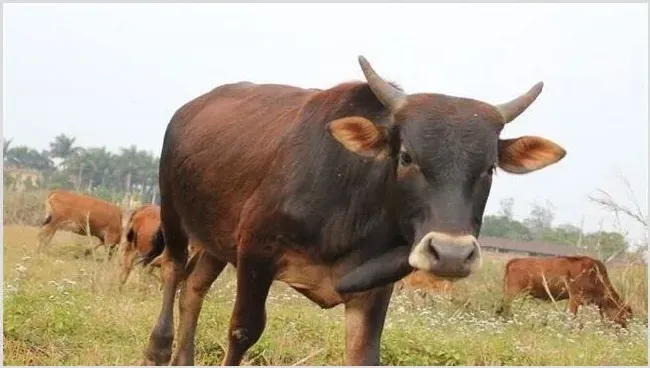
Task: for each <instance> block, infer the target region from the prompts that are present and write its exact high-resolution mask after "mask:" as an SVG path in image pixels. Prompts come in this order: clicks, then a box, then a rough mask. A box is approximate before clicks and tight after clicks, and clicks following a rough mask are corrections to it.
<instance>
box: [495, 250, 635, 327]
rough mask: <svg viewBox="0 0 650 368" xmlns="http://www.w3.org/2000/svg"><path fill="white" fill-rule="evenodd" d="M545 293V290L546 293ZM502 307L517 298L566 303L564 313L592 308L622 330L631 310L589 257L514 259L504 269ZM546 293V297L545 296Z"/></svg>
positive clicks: (600, 268) (600, 267) (603, 271)
mask: <svg viewBox="0 0 650 368" xmlns="http://www.w3.org/2000/svg"><path fill="white" fill-rule="evenodd" d="M547 289H548V290H547ZM503 292H504V303H505V304H507V306H509V304H510V302H511V301H512V299H513V298H514V297H516V296H517V295H522V294H525V295H530V296H532V297H534V298H537V299H542V300H548V301H550V300H551V296H552V298H553V300H555V301H558V300H565V299H568V300H569V304H568V310H569V311H570V312H571V313H573V314H576V313H577V311H578V307H579V306H581V305H584V304H595V305H597V306H598V307H599V309H600V313H601V316H602V315H603V314H604V315H605V316H607V317H608V318H609V319H610V320H612V321H614V322H615V323H618V324H620V325H621V326H623V327H625V326H626V324H627V319H628V318H629V317H630V316H631V315H632V310H631V309H630V307H629V306H628V305H626V304H625V303H624V302H623V300H622V298H621V297H620V296H619V294H618V293H617V292H616V290H615V289H614V287H613V286H612V284H611V282H610V280H609V276H608V274H607V268H606V267H605V265H604V264H603V263H602V262H600V261H598V260H596V259H593V258H590V257H551V258H514V259H511V260H510V261H508V263H507V264H506V267H505V275H504V280H503ZM549 293H550V296H549Z"/></svg>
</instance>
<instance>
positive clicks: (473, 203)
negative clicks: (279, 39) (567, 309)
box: [145, 57, 565, 365]
mask: <svg viewBox="0 0 650 368" xmlns="http://www.w3.org/2000/svg"><path fill="white" fill-rule="evenodd" d="M359 62H360V65H361V69H362V71H363V73H364V75H365V77H366V80H367V83H366V82H349V83H343V84H339V85H337V86H334V87H332V88H329V89H326V90H320V89H304V88H299V87H292V86H286V85H277V84H253V83H248V82H242V83H235V84H228V85H223V86H221V87H218V88H216V89H214V90H212V91H210V92H208V93H206V94H204V95H202V96H200V97H198V98H196V99H194V100H192V101H190V102H188V103H187V104H185V105H184V106H182V107H181V108H180V109H179V110H178V111H177V112H176V113H175V114H174V116H173V117H172V119H171V121H170V123H169V125H168V126H167V130H166V132H165V137H164V141H163V148H162V152H161V158H160V172H159V184H160V194H161V219H162V226H161V231H162V232H163V234H164V243H162V244H163V245H164V247H163V248H164V249H163V248H161V247H154V251H153V252H152V253H151V254H150V255H149V256H148V259H153V258H154V257H155V256H157V255H158V254H160V253H162V252H163V251H164V253H165V254H166V255H168V257H166V258H165V259H163V265H162V269H161V276H162V279H163V283H164V286H163V296H162V308H161V312H160V314H159V316H158V320H157V322H156V323H155V326H154V328H153V330H152V332H151V336H150V340H149V345H148V347H147V349H146V351H145V358H146V359H145V363H147V364H166V363H168V362H169V361H170V359H171V355H172V350H171V348H172V342H173V340H174V326H173V320H174V318H173V309H174V308H173V305H174V301H175V295H176V291H177V289H178V287H179V285H180V284H181V281H182V280H184V275H185V267H184V265H185V262H186V260H187V244H188V242H189V243H191V244H195V245H197V246H198V247H199V248H201V249H202V250H203V251H202V252H201V253H200V256H199V259H198V261H197V263H196V265H195V267H194V268H193V271H192V272H191V273H190V274H189V275H188V276H187V279H186V281H185V282H184V283H183V285H182V292H181V295H180V300H179V311H180V322H179V330H178V348H177V349H178V350H177V354H176V356H175V357H174V360H173V362H172V363H173V364H178V365H192V364H193V362H194V333H195V330H196V323H197V320H198V316H199V313H200V310H201V304H202V301H203V298H204V296H205V293H206V292H207V290H208V289H209V287H210V285H211V284H212V283H213V282H214V280H215V279H216V278H217V277H218V276H219V274H220V273H221V271H222V270H223V268H224V267H225V266H226V264H227V263H231V264H232V265H234V266H236V268H237V292H236V298H235V305H234V309H233V313H232V316H231V320H230V327H229V331H228V350H227V352H226V354H225V358H224V361H223V363H224V364H226V365H238V364H240V362H241V359H242V357H243V355H244V353H245V352H246V351H247V350H248V349H249V348H250V347H251V346H252V345H253V344H255V342H256V341H257V340H258V339H259V337H260V336H261V334H262V331H263V330H264V327H265V324H266V312H265V303H266V299H267V295H268V292H269V288H270V286H271V283H272V282H273V280H279V281H283V282H285V283H287V284H288V285H290V286H291V287H293V288H294V289H295V290H297V291H298V292H300V293H301V294H303V295H305V296H306V297H307V298H309V299H310V300H311V301H313V302H315V303H316V304H318V305H319V306H320V307H322V308H331V307H334V306H336V305H338V304H341V303H343V304H344V305H345V325H346V327H345V329H346V334H345V335H346V342H345V364H347V365H357V364H363V365H373V364H379V345H380V340H381V334H382V330H383V326H384V319H385V316H386V310H387V308H388V303H389V301H390V297H391V294H392V290H393V282H395V281H397V280H399V279H401V278H403V277H404V276H406V275H407V274H408V273H409V272H411V271H412V270H414V269H420V270H423V271H426V272H431V273H432V274H434V275H436V276H438V277H448V278H463V277H467V276H468V275H469V274H470V273H471V272H472V271H473V270H474V269H475V268H476V267H477V266H478V265H479V264H480V263H479V262H478V260H479V258H480V249H479V243H478V241H477V237H478V235H479V232H480V227H481V221H482V217H483V211H484V208H485V203H486V201H487V198H488V195H489V192H490V188H491V185H492V176H493V175H492V174H493V172H494V170H495V168H496V167H497V166H498V167H500V168H501V169H503V170H505V171H507V172H511V173H516V174H525V173H529V172H532V171H535V170H539V169H542V168H543V167H546V166H548V165H551V164H553V163H555V162H557V161H559V160H560V159H562V157H564V155H565V150H564V149H563V148H562V147H560V146H558V145H557V144H555V143H553V142H551V141H549V140H546V139H544V138H540V137H534V136H524V137H519V138H511V139H500V138H499V135H500V132H501V130H502V129H503V127H504V125H505V124H507V123H509V122H511V121H512V120H514V119H515V118H516V117H517V116H519V115H520V114H521V113H522V112H523V111H524V110H525V109H526V108H527V107H528V106H529V105H530V104H531V103H532V102H533V101H534V100H535V99H536V98H537V96H538V95H539V93H540V92H541V90H542V84H541V83H538V84H537V85H535V86H534V87H533V88H532V89H531V90H530V91H528V92H527V93H525V94H524V95H522V96H520V97H518V98H516V99H514V100H512V101H510V102H507V103H505V104H502V105H497V106H494V105H490V104H487V103H484V102H480V101H477V100H473V99H469V98H461V97H452V96H447V95H442V94H424V93H423V94H413V95H408V94H406V93H405V92H403V91H402V90H401V89H399V88H398V87H396V86H394V85H392V84H390V83H388V82H386V81H384V80H383V79H382V78H381V77H380V76H379V75H378V74H377V73H376V72H375V71H374V70H373V68H372V67H371V66H370V64H369V63H368V61H366V59H365V58H363V57H360V58H359Z"/></svg>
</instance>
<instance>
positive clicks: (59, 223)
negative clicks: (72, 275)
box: [36, 190, 122, 259]
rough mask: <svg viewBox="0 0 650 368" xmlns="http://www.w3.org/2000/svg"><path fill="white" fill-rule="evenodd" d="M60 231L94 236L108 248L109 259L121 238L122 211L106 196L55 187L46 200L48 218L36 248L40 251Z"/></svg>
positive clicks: (40, 232)
mask: <svg viewBox="0 0 650 368" xmlns="http://www.w3.org/2000/svg"><path fill="white" fill-rule="evenodd" d="M58 230H64V231H70V232H73V233H75V234H80V235H91V236H94V237H96V238H98V239H99V240H100V241H101V242H100V244H98V245H96V246H95V247H94V248H93V251H95V250H96V249H97V248H98V247H100V246H102V245H103V246H105V247H107V248H108V258H109V259H110V258H111V257H112V256H113V253H114V251H115V247H116V246H117V245H118V244H119V243H120V239H121V237H122V210H121V209H120V207H118V206H116V205H114V204H112V203H110V202H107V201H105V200H103V199H99V198H95V197H91V196H87V195H85V194H81V193H76V192H71V191H66V190H53V191H51V192H50V193H49V194H48V196H47V199H46V200H45V221H44V222H43V225H42V226H41V230H40V231H39V233H38V244H37V246H36V249H37V251H39V252H40V251H41V249H42V248H43V246H46V245H47V244H49V243H50V241H51V240H52V237H53V236H54V234H55V233H56V232H57V231H58Z"/></svg>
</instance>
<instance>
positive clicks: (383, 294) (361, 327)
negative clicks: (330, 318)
mask: <svg viewBox="0 0 650 368" xmlns="http://www.w3.org/2000/svg"><path fill="white" fill-rule="evenodd" d="M392 293H393V284H390V285H387V286H384V287H381V288H378V289H374V290H371V291H368V292H366V293H363V294H359V296H357V297H355V298H353V299H350V300H348V301H347V302H346V303H345V365H379V364H380V361H379V347H380V343H381V335H382V332H383V330H384V321H385V319H386V311H387V310H388V304H389V303H390V298H391V295H392Z"/></svg>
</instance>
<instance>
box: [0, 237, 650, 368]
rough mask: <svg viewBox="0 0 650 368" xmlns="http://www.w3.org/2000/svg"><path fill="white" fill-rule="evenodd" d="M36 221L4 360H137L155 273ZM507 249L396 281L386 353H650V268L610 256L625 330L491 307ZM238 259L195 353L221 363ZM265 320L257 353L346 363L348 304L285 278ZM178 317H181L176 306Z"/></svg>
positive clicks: (595, 358) (516, 356)
mask: <svg viewBox="0 0 650 368" xmlns="http://www.w3.org/2000/svg"><path fill="white" fill-rule="evenodd" d="M36 232H37V229H36V228H34V227H29V226H18V225H5V228H4V285H3V286H4V290H3V291H4V301H3V303H4V304H3V307H4V308H3V323H4V330H3V337H4V364H5V365H132V364H135V365H137V364H139V363H140V360H141V356H142V350H143V348H144V346H145V344H146V341H147V339H148V335H149V332H150V330H151V327H152V325H153V323H154V320H155V318H156V316H157V315H158V313H159V310H160V309H159V308H160V303H161V299H160V292H159V290H158V283H157V280H156V279H154V278H153V277H151V276H149V275H146V274H145V273H144V272H141V271H140V270H139V269H136V271H135V272H134V273H132V274H131V278H130V279H129V282H128V283H127V285H126V286H125V288H124V290H123V291H122V292H119V291H118V283H117V276H118V272H119V262H120V260H121V257H120V256H121V255H120V254H118V256H117V257H115V258H114V259H113V261H112V262H110V263H107V262H105V261H104V260H103V258H104V252H103V251H102V248H100V249H99V250H98V252H97V253H96V257H93V256H84V250H85V249H87V248H88V247H89V246H90V245H89V240H88V238H85V237H80V236H76V235H72V234H69V233H63V232H61V233H58V234H57V235H56V236H55V237H54V239H53V242H52V243H51V244H50V246H49V248H47V249H46V250H45V252H44V253H43V254H35V253H34V245H35V241H36ZM502 265H503V260H496V259H495V260H487V261H486V262H485V265H484V267H483V269H482V270H481V271H480V272H479V273H478V274H476V275H474V276H472V277H470V278H469V279H467V280H463V281H461V282H458V283H456V284H455V285H454V286H455V287H454V290H453V292H451V293H449V294H445V295H430V296H426V297H421V296H419V295H418V294H416V293H414V292H411V291H403V292H399V293H396V294H395V295H394V297H393V300H392V302H391V306H390V309H389V314H388V318H387V322H386V327H385V330H384V335H383V340H382V352H381V355H382V364H385V365H626V366H630V365H647V363H648V355H647V313H646V311H647V268H646V267H643V266H634V267H632V266H630V267H625V268H614V267H611V268H610V275H611V277H612V281H613V283H614V285H615V286H616V287H617V289H618V290H619V292H620V293H621V294H622V295H624V296H625V297H626V298H627V299H628V300H629V301H630V303H631V305H632V307H633V309H634V312H635V314H636V318H635V319H634V320H633V321H632V322H631V324H630V326H629V328H628V329H627V330H624V329H621V328H619V327H617V326H613V325H610V324H606V323H604V322H601V320H600V317H599V315H598V313H597V311H596V310H595V309H594V308H584V307H583V308H582V309H581V310H580V312H579V314H578V318H577V319H575V320H573V319H571V318H570V317H569V316H568V315H567V314H565V313H564V312H563V309H564V307H565V305H566V303H565V302H560V303H558V305H554V304H552V303H543V302H537V301H534V300H522V301H520V302H519V303H518V304H516V305H515V306H514V307H513V312H514V316H513V318H512V319H511V320H501V319H497V318H495V317H494V310H495V309H496V307H497V305H498V302H499V300H500V295H501V293H500V281H501V277H502V274H501V272H502ZM233 276H234V273H233V269H232V268H228V269H227V270H226V271H225V272H224V273H223V274H222V276H221V277H220V278H219V279H218V280H217V281H216V282H215V284H214V285H213V288H212V290H211V291H210V293H209V294H208V296H207V300H206V302H205V303H204V307H203V312H202V314H201V316H200V319H199V327H198V331H197V338H196V344H197V348H196V364H197V365H218V364H220V363H221V359H222V356H223V353H224V347H225V346H226V331H227V326H228V320H229V315H230V311H231V308H232V305H233V301H234V295H235V292H234V291H235V282H234V281H235V280H234V277H233ZM267 308H268V318H269V319H268V323H267V328H266V330H265V332H264V334H263V336H262V338H261V340H260V341H259V342H258V343H257V344H256V345H255V346H254V347H253V348H251V349H250V350H249V352H248V354H247V356H246V360H245V362H244V364H249V365H270V364H272V365H292V364H298V365H340V364H342V363H343V310H342V307H341V306H339V307H337V308H334V309H331V310H321V309H320V308H318V307H317V306H316V305H315V304H312V303H311V302H309V301H308V300H307V299H306V298H304V297H302V296H301V295H299V294H298V293H297V292H294V291H292V290H291V289H290V288H288V287H286V286H285V285H284V284H280V283H276V284H274V286H273V288H272V290H271V294H270V297H269V300H268V302H267ZM174 317H176V318H177V317H178V313H175V316H174Z"/></svg>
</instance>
